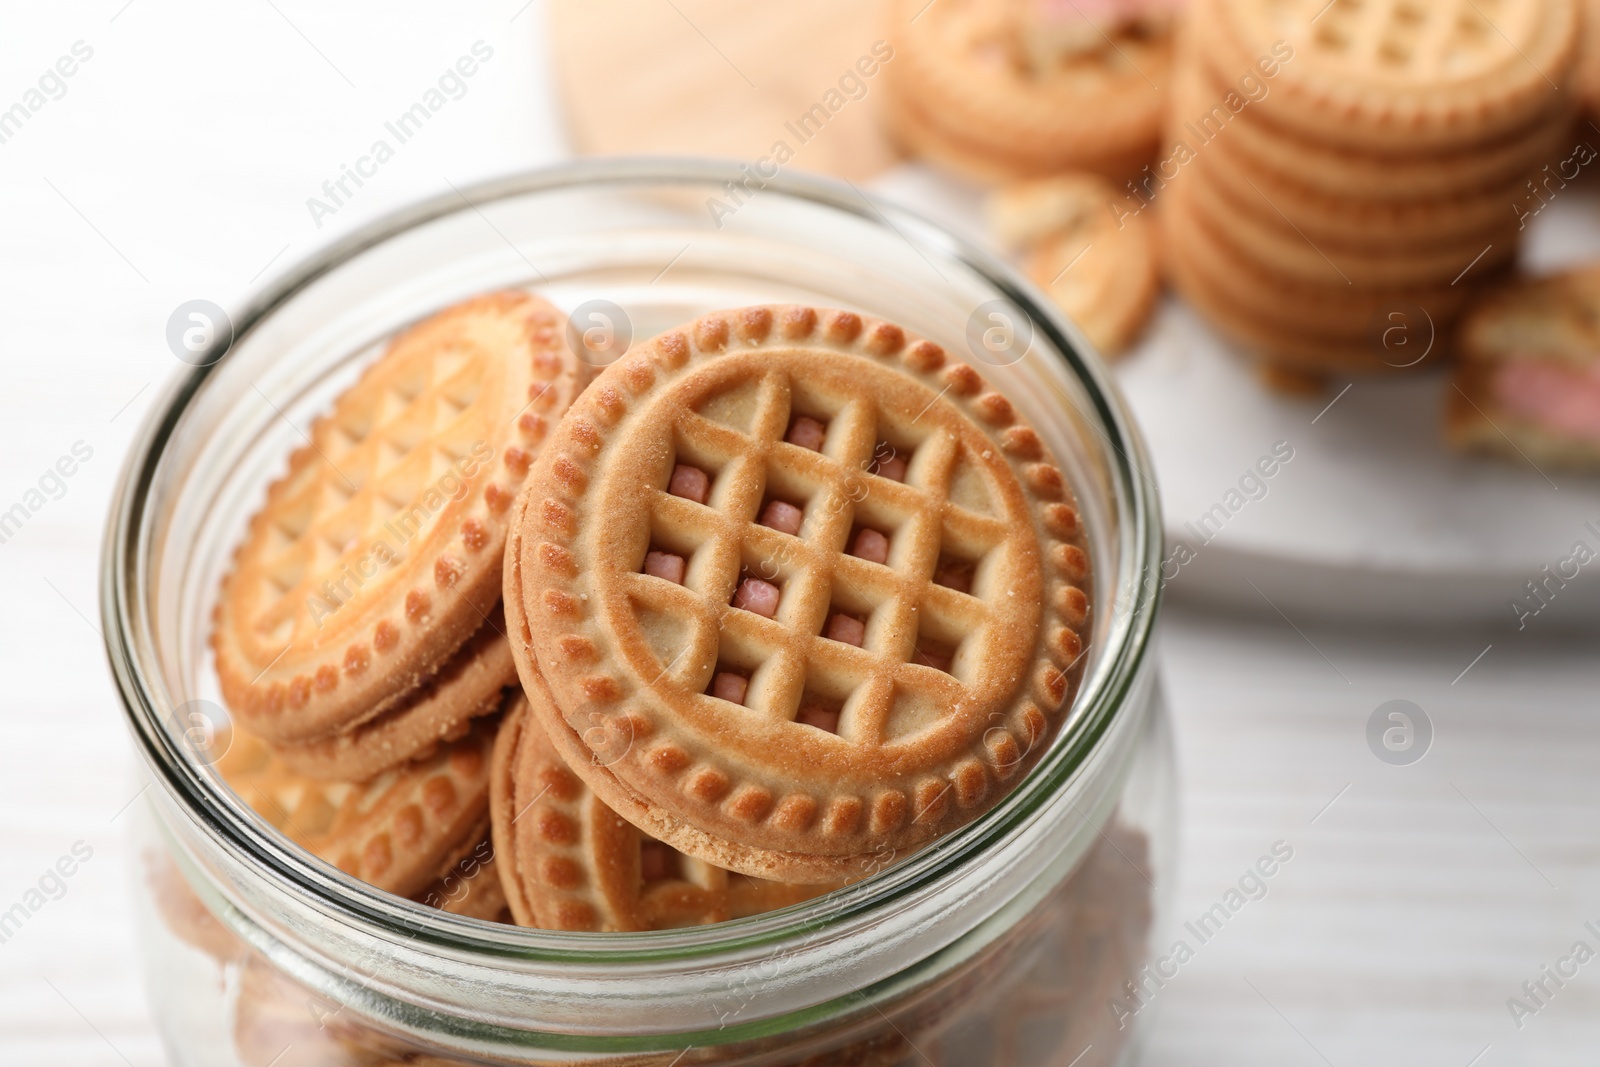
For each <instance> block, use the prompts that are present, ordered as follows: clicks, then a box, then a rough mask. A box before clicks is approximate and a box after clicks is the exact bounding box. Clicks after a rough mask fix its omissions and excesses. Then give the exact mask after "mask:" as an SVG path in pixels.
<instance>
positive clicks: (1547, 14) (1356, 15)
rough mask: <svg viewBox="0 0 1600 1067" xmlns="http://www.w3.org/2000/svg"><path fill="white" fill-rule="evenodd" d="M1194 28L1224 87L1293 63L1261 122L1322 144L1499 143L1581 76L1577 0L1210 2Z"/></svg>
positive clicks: (1260, 105)
mask: <svg viewBox="0 0 1600 1067" xmlns="http://www.w3.org/2000/svg"><path fill="white" fill-rule="evenodd" d="M1192 24H1193V25H1194V26H1195V27H1196V29H1197V32H1198V40H1199V44H1200V47H1201V48H1202V50H1203V51H1204V52H1205V55H1206V58H1207V61H1208V62H1209V64H1210V66H1211V68H1212V69H1213V70H1214V71H1215V72H1216V75H1217V77H1218V78H1220V79H1221V80H1222V81H1224V82H1228V83H1233V82H1236V81H1238V80H1239V79H1240V78H1241V77H1243V76H1245V75H1248V74H1251V73H1252V72H1253V71H1254V69H1255V68H1254V64H1255V63H1256V61H1257V59H1258V58H1259V57H1260V56H1261V55H1264V54H1269V53H1271V54H1274V55H1277V56H1278V58H1280V59H1283V53H1284V49H1282V48H1279V49H1278V50H1277V51H1276V52H1274V51H1273V49H1274V45H1275V44H1277V43H1278V42H1280V41H1281V42H1284V43H1285V44H1286V45H1287V46H1288V48H1289V49H1292V58H1289V59H1286V60H1284V61H1283V62H1282V63H1281V66H1280V69H1279V71H1278V73H1277V74H1276V76H1275V77H1274V78H1273V80H1272V82H1271V83H1270V86H1271V89H1270V92H1268V93H1267V94H1266V95H1265V96H1264V97H1262V98H1261V99H1259V100H1257V101H1255V102H1253V103H1251V104H1250V107H1251V108H1252V109H1260V112H1261V114H1262V115H1263V116H1266V117H1269V118H1271V119H1272V120H1274V121H1275V122H1277V123H1279V124H1281V125H1283V126H1285V127H1288V128H1290V129H1292V130H1296V131H1299V132H1300V133H1302V134H1303V135H1305V136H1307V137H1310V138H1312V139H1315V140H1318V141H1322V142H1324V143H1339V144H1343V145H1346V146H1348V147H1351V148H1357V149H1371V148H1378V149H1384V148H1388V149H1394V148H1400V149H1404V150H1406V151H1420V150H1422V149H1426V148H1450V147H1453V146H1462V145H1470V144H1474V143H1481V142H1484V141H1488V140H1491V139H1493V138H1494V137H1496V136H1499V135H1501V134H1506V133H1510V132H1512V131H1515V130H1518V129H1522V128H1525V127H1526V126H1527V125H1528V123H1529V122H1530V121H1532V120H1534V119H1535V117H1536V116H1538V115H1540V114H1541V113H1542V112H1544V111H1546V110H1548V109H1549V108H1550V107H1551V106H1552V104H1554V103H1555V102H1556V101H1557V100H1558V99H1559V97H1560V95H1561V93H1562V88H1561V87H1563V86H1565V85H1567V83H1568V80H1569V78H1570V76H1571V71H1572V66H1573V61H1574V57H1575V55H1576V48H1577V41H1578V18H1577V10H1576V4H1575V0H1360V2H1356V0H1338V2H1336V3H1328V0H1203V2H1201V3H1199V4H1197V6H1196V8H1195V11H1194V14H1193V18H1192Z"/></svg>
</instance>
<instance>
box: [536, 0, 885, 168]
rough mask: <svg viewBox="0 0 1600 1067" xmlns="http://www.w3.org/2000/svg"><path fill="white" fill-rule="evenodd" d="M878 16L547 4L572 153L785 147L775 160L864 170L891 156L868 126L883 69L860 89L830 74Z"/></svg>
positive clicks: (627, 3)
mask: <svg viewBox="0 0 1600 1067" xmlns="http://www.w3.org/2000/svg"><path fill="white" fill-rule="evenodd" d="M878 22H879V5H878V4H877V3H875V2H872V0H804V2H778V0H765V2H762V0H550V33H551V41H550V48H551V51H552V59H553V62H554V67H555V71H556V84H557V92H558V94H559V97H560V100H561V105H562V108H563V110H564V111H565V114H566V119H567V125H568V129H569V133H570V136H571V139H572V146H573V149H574V150H575V151H576V152H578V153H579V154H580V155H613V154H624V153H628V154H635V153H642V154H663V153H670V154H679V155H710V156H724V157H733V158H736V159H741V160H747V161H755V160H759V159H762V158H763V157H770V156H772V154H773V153H774V151H775V149H776V147H777V145H778V144H779V143H782V144H783V145H784V146H786V148H787V149H788V150H789V151H790V152H792V153H793V158H792V159H791V160H790V161H789V162H788V163H787V164H785V165H786V166H789V167H794V168H797V169H801V170H809V171H820V172H822V173H826V174H833V175H837V176H839V177H843V178H848V179H850V180H852V181H858V180H862V179H866V178H871V177H872V176H874V175H876V174H878V173H879V172H881V171H883V170H885V169H887V168H888V167H889V166H891V165H893V164H894V163H895V162H896V161H897V158H898V157H897V155H896V152H895V150H894V148H893V147H892V146H891V145H890V144H889V142H888V141H887V140H886V139H885V137H884V136H883V134H882V133H881V131H880V127H879V119H878V104H879V102H880V97H881V95H882V80H883V76H882V73H881V71H880V72H879V73H877V74H876V75H874V76H873V77H869V78H861V79H860V82H861V83H862V84H863V85H864V87H865V93H864V95H861V96H860V99H851V92H852V91H854V92H855V93H857V94H860V93H861V90H860V89H856V88H855V87H854V86H853V85H852V84H851V83H850V81H849V79H846V84H845V86H844V89H843V91H840V88H841V87H840V79H841V78H843V77H845V76H846V75H847V74H854V73H855V66H856V63H857V61H858V60H860V59H861V58H862V57H864V56H871V54H872V46H873V43H874V42H875V41H877V40H879V39H880V37H881V36H882V35H881V33H880V31H879V28H878ZM830 92H831V93H832V95H831V96H830ZM841 100H842V101H843V103H842V105H841V106H839V107H838V108H837V110H832V111H828V112H827V120H826V122H825V123H819V122H818V121H817V119H816V118H815V116H817V115H819V114H820V113H818V112H814V111H813V110H812V109H813V108H814V107H816V106H817V105H819V104H820V105H822V106H823V107H824V108H827V106H828V104H829V103H830V102H832V103H836V104H837V103H838V102H839V101H841ZM808 113H810V114H812V115H813V116H814V117H813V120H812V122H811V123H809V124H807V125H806V126H805V127H804V128H803V129H802V128H801V127H800V126H799V125H797V123H798V122H799V120H800V118H801V117H802V116H804V115H806V114H808ZM819 125H820V129H818V128H817V127H818V126H819ZM802 135H808V136H806V139H804V140H802Z"/></svg>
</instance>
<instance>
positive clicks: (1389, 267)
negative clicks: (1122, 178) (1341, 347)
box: [1181, 157, 1517, 289]
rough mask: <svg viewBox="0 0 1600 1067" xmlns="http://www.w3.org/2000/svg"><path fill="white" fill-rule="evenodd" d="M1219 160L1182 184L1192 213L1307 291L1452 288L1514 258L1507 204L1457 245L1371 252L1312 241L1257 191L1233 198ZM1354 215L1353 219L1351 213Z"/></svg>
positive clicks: (1199, 164)
mask: <svg viewBox="0 0 1600 1067" xmlns="http://www.w3.org/2000/svg"><path fill="white" fill-rule="evenodd" d="M1214 161H1215V157H1212V158H1207V159H1204V160H1198V161H1196V163H1195V165H1194V166H1193V167H1191V168H1190V169H1189V171H1188V173H1186V174H1184V176H1183V178H1182V179H1181V180H1182V181H1183V184H1184V190H1183V193H1182V195H1184V196H1187V197H1190V198H1191V199H1192V202H1193V210H1195V211H1196V212H1198V213H1199V214H1200V215H1201V216H1202V217H1204V218H1205V219H1206V220H1207V221H1208V222H1209V223H1210V224H1211V225H1212V226H1213V227H1214V228H1216V229H1217V230H1218V231H1220V232H1221V233H1224V234H1226V235H1227V239H1228V241H1229V243H1231V244H1232V245H1234V246H1235V247H1237V248H1239V249H1241V250H1242V251H1243V252H1244V253H1245V255H1246V256H1248V258H1249V259H1250V260H1251V261H1252V262H1253V263H1256V264H1257V265H1259V267H1260V268H1261V269H1262V270H1263V271H1265V272H1266V273H1268V274H1271V275H1273V276H1275V277H1281V278H1283V279H1284V280H1285V281H1291V282H1297V283H1304V284H1309V285H1326V286H1342V287H1346V288H1348V287H1351V286H1356V287H1363V288H1368V289H1380V288H1381V289H1390V288H1393V289H1399V288H1406V287H1413V288H1415V287H1421V286H1428V285H1446V286H1447V285H1449V283H1450V282H1451V280H1452V279H1454V278H1456V277H1457V276H1459V275H1460V274H1461V273H1462V272H1463V271H1465V270H1466V269H1467V268H1468V267H1469V266H1471V267H1472V268H1473V269H1474V270H1479V271H1488V270H1490V269H1492V268H1494V267H1498V266H1501V265H1503V264H1505V263H1507V262H1509V261H1510V260H1511V259H1512V258H1513V257H1514V256H1515V255H1516V251H1517V241H1516V237H1517V223H1516V219H1515V218H1514V217H1513V216H1512V214H1511V213H1510V212H1509V211H1507V210H1506V207H1505V204H1506V202H1505V201H1502V202H1501V203H1500V211H1499V212H1498V213H1496V214H1495V215H1494V217H1493V219H1492V225H1491V226H1490V227H1488V228H1485V229H1483V230H1480V231H1478V232H1475V233H1468V234H1465V235H1463V236H1462V237H1460V238H1456V239H1445V240H1438V241H1420V240H1414V241H1412V242H1411V243H1408V244H1406V245H1402V246H1400V247H1391V248H1373V247H1370V246H1362V245H1360V244H1359V243H1357V242H1354V241H1351V240H1349V239H1348V238H1349V235H1348V234H1347V235H1346V239H1345V240H1342V241H1341V240H1334V239H1331V238H1329V237H1327V236H1322V235H1319V236H1317V237H1313V236H1312V235H1311V231H1310V230H1308V229H1306V228H1303V227H1301V226H1300V225H1299V220H1300V218H1301V217H1303V216H1301V215H1298V214H1291V213H1290V209H1288V208H1285V207H1282V206H1280V205H1279V204H1278V203H1277V202H1275V201H1273V200H1271V199H1270V198H1268V197H1267V196H1266V195H1265V194H1264V193H1263V192H1262V191H1260V189H1259V188H1256V189H1251V188H1250V187H1249V186H1248V185H1247V186H1246V187H1245V191H1244V192H1243V193H1242V194H1241V195H1240V196H1238V197H1237V198H1236V196H1235V194H1234V192H1233V191H1232V190H1229V189H1228V188H1227V187H1226V186H1225V185H1224V184H1223V183H1222V182H1219V181H1217V180H1216V179H1215V178H1214V177H1213V171H1212V168H1211V167H1210V166H1209V164H1211V163H1212V162H1214ZM1352 214H1356V213H1355V212H1352Z"/></svg>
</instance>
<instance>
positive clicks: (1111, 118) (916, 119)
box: [882, 0, 1171, 181]
mask: <svg viewBox="0 0 1600 1067" xmlns="http://www.w3.org/2000/svg"><path fill="white" fill-rule="evenodd" d="M1057 6H1059V5H1057ZM1036 8H1037V9H1039V10H1034V9H1036ZM1064 10H1065V11H1066V13H1067V14H1068V15H1071V14H1072V12H1071V11H1070V9H1064ZM1056 21H1059V20H1056ZM1051 24H1052V19H1051V18H1050V17H1048V16H1047V15H1045V14H1044V13H1043V6H1042V5H1036V4H1032V3H1022V2H1019V0H939V2H938V3H936V4H931V5H930V4H927V3H926V2H925V0H890V2H889V3H888V4H887V5H886V7H885V22H884V27H885V28H884V36H885V38H886V39H887V40H888V41H889V42H890V43H891V44H892V45H893V47H894V50H895V52H894V58H893V60H892V61H890V62H888V63H885V64H884V68H883V75H882V76H883V78H884V92H885V95H886V101H885V104H886V106H885V112H886V117H887V118H888V121H889V124H890V131H891V133H892V134H893V135H895V136H896V137H897V138H898V139H899V140H901V141H902V142H904V143H905V144H906V146H907V147H909V148H911V149H912V150H914V151H916V152H918V153H919V154H923V155H926V156H928V157H929V158H930V159H933V160H935V161H936V162H939V163H941V164H944V165H946V166H948V167H950V168H952V169H954V170H957V171H959V172H961V173H964V174H967V175H970V176H973V177H975V178H978V179H980V180H983V181H993V180H1006V179H1017V178H1027V177H1037V176H1042V175H1046V174H1051V173H1054V172H1056V171H1061V170H1092V171H1096V172H1099V173H1103V174H1111V175H1120V174H1125V173H1129V172H1131V171H1133V170H1135V169H1137V167H1138V165H1139V163H1140V162H1142V161H1143V160H1144V159H1145V158H1147V157H1148V156H1149V155H1150V153H1151V152H1152V151H1153V150H1154V148H1155V145H1156V140H1157V135H1158V130H1159V126H1160V122H1161V108H1162V104H1163V95H1162V92H1161V89H1160V88H1158V87H1159V86H1162V85H1165V84H1166V74H1167V67H1168V65H1169V63H1170V61H1171V35H1170V33H1169V32H1168V31H1167V29H1166V27H1165V26H1151V25H1146V24H1129V25H1122V26H1111V27H1108V32H1105V33H1101V32H1095V33H1094V34H1092V35H1091V36H1089V37H1087V39H1086V42H1085V43H1086V44H1087V47H1075V46H1072V45H1068V44H1066V43H1065V42H1061V41H1059V40H1056V41H1052V40H1050V38H1051V37H1052V36H1053V35H1052V34H1051V33H1050V25H1051Z"/></svg>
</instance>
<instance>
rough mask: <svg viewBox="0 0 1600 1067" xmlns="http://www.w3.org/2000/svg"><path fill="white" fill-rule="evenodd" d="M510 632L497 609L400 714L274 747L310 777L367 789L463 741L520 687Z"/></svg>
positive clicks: (393, 711)
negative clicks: (436, 749) (370, 782)
mask: <svg viewBox="0 0 1600 1067" xmlns="http://www.w3.org/2000/svg"><path fill="white" fill-rule="evenodd" d="M505 625H506V624H505V615H504V613H503V612H502V611H501V610H500V606H499V605H498V604H497V605H495V608H494V610H493V611H491V612H490V613H489V618H488V620H487V621H485V622H484V624H483V625H482V626H480V627H478V632H477V633H475V634H473V635H472V637H470V638H469V639H468V640H467V643H466V644H464V645H462V646H461V647H460V648H459V649H458V650H457V651H456V654H455V655H453V656H451V657H450V659H449V661H448V662H446V663H445V665H444V666H443V667H440V668H439V671H438V673H436V674H434V675H433V677H431V678H429V679H428V680H427V681H426V682H424V683H423V684H422V685H421V686H420V687H419V688H417V689H415V690H413V691H412V692H410V693H408V694H406V696H405V697H404V698H403V699H402V700H401V702H400V703H399V704H398V705H397V706H396V707H393V708H391V709H390V710H388V711H386V712H384V713H383V714H381V715H379V716H378V717H377V718H375V719H369V720H367V721H366V722H364V723H361V724H360V725H359V726H356V727H354V728H352V729H350V730H347V731H345V732H344V733H339V734H334V735H333V736H332V737H324V738H320V739H318V740H316V741H302V742H289V743H284V744H280V745H275V746H274V748H275V749H276V750H277V753H278V755H279V757H281V758H282V759H283V762H284V763H286V764H288V765H289V766H290V767H292V768H293V769H294V770H297V771H299V772H300V773H301V774H308V775H310V776H311V777H313V778H324V779H327V780H329V781H338V782H364V781H366V780H367V779H369V778H372V777H375V776H376V775H379V774H382V773H383V772H384V771H386V770H389V769H390V768H391V767H397V766H399V765H400V764H402V763H404V762H406V761H407V760H413V759H419V758H425V757H426V756H428V755H429V754H430V753H431V752H432V750H433V746H435V745H437V744H439V743H440V742H441V741H454V740H455V739H456V738H458V737H461V736H462V735H463V734H465V733H466V732H467V730H468V729H469V727H470V722H471V720H472V719H474V718H476V717H478V716H480V715H488V714H491V713H493V712H494V711H496V710H498V709H499V708H500V705H501V704H502V703H503V693H504V691H505V689H506V687H507V686H514V685H516V684H517V665H516V663H515V661H513V660H512V658H511V645H510V643H509V642H508V641H507V640H506V634H505Z"/></svg>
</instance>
